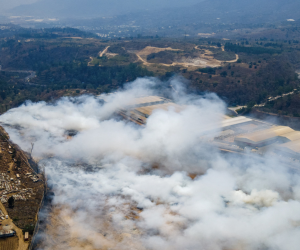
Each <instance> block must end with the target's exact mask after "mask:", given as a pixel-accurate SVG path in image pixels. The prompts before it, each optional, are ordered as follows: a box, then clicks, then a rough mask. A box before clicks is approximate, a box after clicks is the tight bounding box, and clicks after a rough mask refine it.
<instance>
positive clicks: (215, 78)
mask: <svg viewBox="0 0 300 250" xmlns="http://www.w3.org/2000/svg"><path fill="white" fill-rule="evenodd" d="M80 32H81V31H77V30H75V29H67V28H66V29H48V30H46V29H45V30H33V29H29V30H28V29H21V30H20V31H19V33H18V32H17V33H16V34H15V35H14V36H10V37H6V38H3V39H0V47H1V50H0V65H2V68H3V69H5V70H6V71H2V72H1V73H0V105H2V106H0V109H1V110H0V111H1V112H4V111H5V110H7V109H9V108H10V107H14V106H16V105H19V104H21V103H22V102H24V101H25V100H27V99H30V100H32V101H38V100H51V99H52V98H57V97H59V96H62V95H74V94H80V93H83V92H84V91H85V92H91V93H101V92H109V91H114V90H115V89H117V88H119V87H121V86H122V85H123V84H124V83H126V82H129V81H133V80H135V79H136V78H137V77H143V76H157V77H160V78H162V79H163V80H165V79H168V78H169V77H171V76H173V75H174V74H179V75H183V76H184V77H186V78H187V79H188V80H189V82H188V87H189V89H191V90H193V91H196V92H198V93H199V92H206V91H210V92H215V93H217V94H218V95H219V96H220V97H221V98H223V99H224V100H225V101H226V102H228V104H229V105H245V104H248V105H249V106H251V105H252V104H255V103H264V102H266V101H267V99H268V98H269V97H271V96H277V95H281V94H283V93H287V92H290V91H292V90H294V89H298V88H299V80H298V79H297V76H296V74H295V70H296V69H299V68H300V50H299V48H298V44H299V43H298V42H297V40H292V41H289V40H280V41H279V40H274V39H271V40H268V39H265V38H261V39H240V40H236V41H230V42H227V41H224V40H220V39H216V38H211V39H194V38H191V39H184V40H183V39H167V38H155V39H148V38H139V39H131V40H129V41H124V40H122V39H120V40H119V39H116V40H114V41H107V40H106V41H105V40H100V39H95V38H84V37H85V36H88V35H87V34H85V35H82V38H78V37H73V36H77V35H78V36H79V35H80ZM108 46H109V47H108ZM147 46H152V47H158V48H168V47H170V48H172V49H177V51H174V50H166V51H161V52H157V53H150V54H148V55H146V56H145V57H144V59H147V61H148V62H150V63H152V64H149V65H145V66H143V65H142V62H141V60H140V59H139V58H138V56H137V55H136V52H137V51H140V50H142V49H144V48H145V47H147ZM223 46H224V48H225V51H224V49H223ZM107 47H108V49H107V53H106V54H103V53H101V52H102V51H103V50H104V49H105V48H107ZM235 53H237V54H238V56H239V60H237V61H234V59H235V57H236V55H235ZM205 54H207V55H209V57H211V58H214V60H215V59H216V60H220V61H223V62H222V63H220V65H219V67H207V68H197V67H189V68H185V67H182V66H171V64H172V63H173V62H175V61H192V60H198V58H200V57H201V55H205ZM100 55H102V56H101V57H100ZM201 60H202V59H201ZM205 60H206V59H204V61H205ZM224 61H225V62H224ZM226 61H232V62H231V63H228V62H226ZM164 64H169V65H168V66H166V65H164ZM13 70H34V71H36V77H35V78H32V79H30V81H26V80H25V77H27V76H28V75H29V73H27V74H26V73H24V72H20V71H19V72H16V71H13ZM250 104H251V105H250ZM274 107H275V108H276V107H277V106H276V105H275V106H274ZM292 113H293V112H292ZM294 113H295V112H294Z"/></svg>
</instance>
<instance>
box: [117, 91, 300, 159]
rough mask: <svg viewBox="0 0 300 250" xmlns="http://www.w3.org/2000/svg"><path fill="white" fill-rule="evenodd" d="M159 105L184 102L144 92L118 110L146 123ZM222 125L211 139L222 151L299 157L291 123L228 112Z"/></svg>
mask: <svg viewBox="0 0 300 250" xmlns="http://www.w3.org/2000/svg"><path fill="white" fill-rule="evenodd" d="M159 109H160V110H170V109H171V110H174V111H175V112H180V111H182V110H183V109H184V106H180V105H178V104H175V103H174V102H172V101H171V100H169V99H166V98H164V97H160V96H145V97H140V98H136V99H135V100H134V101H133V102H132V103H130V104H129V105H127V106H126V107H122V108H120V109H119V114H120V115H121V116H122V117H123V118H125V119H128V120H130V121H132V122H135V123H136V124H138V125H141V126H144V124H145V123H146V121H147V118H148V117H149V116H150V115H151V114H152V113H153V112H154V111H155V110H159ZM220 129H221V132H220V133H219V135H218V136H216V137H215V138H214V140H212V141H211V143H212V144H213V145H215V146H217V147H218V148H219V149H220V150H221V151H222V152H227V153H236V154H243V153H244V152H245V151H251V152H252V153H255V154H260V155H262V154H264V153H267V152H268V153H271V154H272V153H273V154H276V155H280V156H282V157H284V158H286V159H287V160H289V161H292V162H294V163H297V162H299V160H300V131H295V130H294V129H292V128H290V127H287V126H278V125H274V124H272V123H268V122H265V121H262V120H258V119H254V118H250V117H245V116H236V117H234V116H227V115H226V116H224V118H223V121H222V123H221V128H220ZM206 133H209V131H206ZM204 136H205V135H204Z"/></svg>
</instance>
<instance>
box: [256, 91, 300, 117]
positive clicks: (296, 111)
mask: <svg viewBox="0 0 300 250" xmlns="http://www.w3.org/2000/svg"><path fill="white" fill-rule="evenodd" d="M260 109H261V110H262V111H265V112H269V113H275V114H279V115H287V116H294V117H300V94H299V92H298V93H295V94H293V95H288V96H284V97H282V98H279V99H277V100H274V101H270V102H268V103H267V104H266V105H265V106H264V107H263V108H260Z"/></svg>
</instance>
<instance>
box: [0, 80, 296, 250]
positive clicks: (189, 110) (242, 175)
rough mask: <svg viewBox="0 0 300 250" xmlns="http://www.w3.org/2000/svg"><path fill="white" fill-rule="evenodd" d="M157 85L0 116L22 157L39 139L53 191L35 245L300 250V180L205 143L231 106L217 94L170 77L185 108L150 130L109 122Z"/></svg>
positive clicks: (161, 115) (159, 117) (141, 83)
mask: <svg viewBox="0 0 300 250" xmlns="http://www.w3.org/2000/svg"><path fill="white" fill-rule="evenodd" d="M161 84H162V83H160V82H158V81H157V80H155V79H138V80H137V81H135V82H133V83H130V84H128V85H127V86H126V88H125V89H123V90H120V91H118V92H116V93H114V94H111V95H109V96H106V100H107V102H106V103H105V104H103V103H101V102H100V101H99V99H98V98H96V97H93V96H80V97H76V98H62V99H60V100H58V101H57V102H55V103H52V104H47V103H44V102H40V103H30V102H28V103H26V104H24V105H22V106H20V107H19V108H15V109H12V110H10V111H9V112H7V113H6V114H4V115H2V116H1V117H0V121H1V122H2V124H5V128H6V130H7V131H8V132H9V134H10V136H11V139H12V140H13V141H14V142H15V143H17V144H19V145H20V146H21V147H22V148H23V149H24V150H27V151H29V150H30V148H31V143H32V142H34V149H33V153H32V154H33V156H34V157H36V158H38V159H40V162H39V165H40V166H43V167H45V169H46V173H47V175H48V180H49V185H50V186H51V187H52V189H53V191H54V193H55V196H54V199H53V202H52V204H53V206H52V208H51V210H50V211H48V212H47V213H46V214H45V216H46V217H47V218H48V219H47V221H48V223H49V224H48V225H47V227H46V229H45V231H44V233H43V234H42V235H40V237H42V239H43V240H42V245H40V249H74V250H75V249H87V250H92V249H170V250H171V249H172V250H173V249H180V250H182V249H191V250H192V249H193V250H194V249H195V250H196V249H197V250H200V249H203V250H235V249H243V250H254V249H255V250H258V249H259V250H267V249H268V250H269V249H274V250H296V249H297V250H298V249H299V245H300V227H299V226H300V202H299V201H300V181H299V180H300V179H299V174H298V173H297V172H294V171H291V170H290V169H289V167H288V166H285V165H284V164H283V163H282V162H281V161H280V159H276V158H275V157H274V156H273V157H269V156H267V155H265V156H258V155H252V154H251V153H249V154H245V155H236V156H234V155H224V154H221V153H220V152H219V151H218V150H217V149H216V148H214V147H213V146H210V143H209V142H210V141H211V140H212V139H213V138H214V137H215V136H216V135H217V134H218V132H219V131H218V127H219V125H220V122H221V121H222V119H223V114H224V112H225V110H226V106H225V104H224V103H223V102H222V101H221V100H220V99H219V98H218V97H217V96H216V95H214V94H207V95H204V96H194V95H187V94H184V87H183V85H182V84H180V80H178V79H177V80H176V79H175V80H173V82H172V86H173V87H174V89H175V91H174V93H171V94H173V99H174V101H175V102H176V103H179V104H180V105H184V109H183V110H182V111H181V112H179V113H177V112H175V110H173V109H171V108H170V110H168V111H164V110H157V111H155V112H154V113H153V114H152V115H151V116H150V117H149V118H148V120H147V124H146V125H145V126H144V127H139V126H137V125H135V124H133V123H130V122H128V121H124V120H121V119H119V118H117V117H115V116H114V113H115V112H116V111H117V110H118V108H119V107H124V106H125V105H126V104H130V103H131V102H132V100H133V99H134V98H135V97H138V96H141V95H160V94H161V93H159V92H158V91H157V89H158V85H159V86H160V85H161ZM160 89H161V88H160ZM164 91H166V90H164ZM178 93H181V94H180V95H179V94H178ZM67 130H77V131H79V132H78V134H77V135H76V136H74V138H73V139H71V140H70V139H68V138H67V136H66V131H67ZM195 176H196V177H195ZM194 177H195V178H194Z"/></svg>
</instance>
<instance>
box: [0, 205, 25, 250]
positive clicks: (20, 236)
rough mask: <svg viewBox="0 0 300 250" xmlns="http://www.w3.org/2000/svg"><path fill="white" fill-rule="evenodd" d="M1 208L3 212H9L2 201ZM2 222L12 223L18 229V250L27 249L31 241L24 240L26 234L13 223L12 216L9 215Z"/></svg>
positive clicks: (5, 223) (4, 223)
mask: <svg viewBox="0 0 300 250" xmlns="http://www.w3.org/2000/svg"><path fill="white" fill-rule="evenodd" d="M0 209H1V210H2V212H3V213H4V214H5V215H7V214H8V213H7V211H6V209H5V207H4V206H3V204H2V203H1V202H0ZM2 224H3V225H11V228H12V229H13V230H15V231H16V234H17V237H18V241H19V247H18V249H16V250H27V248H28V246H29V243H28V242H25V241H24V236H23V232H22V230H21V229H20V228H18V227H17V226H16V225H15V224H14V223H13V221H12V219H11V218H10V217H8V219H5V220H3V221H2ZM14 239H16V238H15V237H14ZM16 240H17V239H16Z"/></svg>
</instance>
